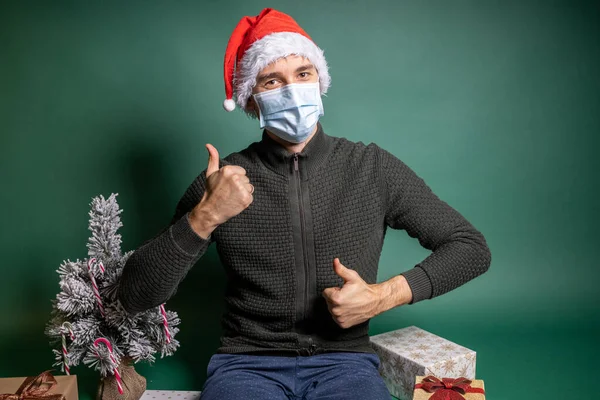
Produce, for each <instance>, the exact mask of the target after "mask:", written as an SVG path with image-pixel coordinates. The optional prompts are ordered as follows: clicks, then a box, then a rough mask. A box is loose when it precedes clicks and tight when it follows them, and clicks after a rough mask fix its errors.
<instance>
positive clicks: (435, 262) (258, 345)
mask: <svg viewBox="0 0 600 400" xmlns="http://www.w3.org/2000/svg"><path fill="white" fill-rule="evenodd" d="M292 158H293V157H292V154H289V153H288V152H287V151H286V150H285V149H284V148H283V147H281V146H280V145H279V144H278V143H276V142H275V141H274V140H272V139H271V138H270V137H269V136H268V135H267V134H266V133H263V138H262V140H261V141H260V142H256V143H253V144H251V145H250V146H248V147H247V148H246V149H244V150H242V151H240V152H236V153H232V154H230V155H229V156H227V157H226V158H225V159H224V160H221V166H223V165H228V164H233V165H239V166H241V167H243V168H244V169H245V170H246V173H247V175H248V177H249V179H250V182H251V183H252V184H253V185H254V187H255V191H254V201H253V203H252V204H251V205H250V206H249V207H248V208H247V209H246V210H244V211H243V212H242V213H241V214H239V215H237V216H235V217H233V218H231V219H230V220H229V221H227V222H226V223H224V224H222V225H220V226H219V227H218V228H217V229H216V230H215V231H214V232H213V233H212V235H211V236H210V237H209V238H208V239H207V240H204V239H203V238H201V237H200V236H198V235H197V234H196V233H195V232H194V231H193V230H192V229H191V226H190V223H189V219H188V216H189V211H190V210H191V209H192V208H193V207H194V206H195V205H196V204H198V202H199V201H200V200H201V198H202V195H203V193H204V190H205V179H206V177H205V172H206V171H203V172H202V173H201V174H200V175H199V176H198V177H197V178H196V179H195V180H194V181H193V183H192V184H191V185H190V186H189V187H188V189H187V190H186V192H185V193H184V195H183V197H182V198H181V200H180V201H179V203H178V205H177V208H176V211H175V214H174V217H173V219H172V221H171V223H170V224H169V225H168V226H167V227H166V228H165V229H164V230H163V231H162V232H160V233H159V234H158V235H156V236H155V237H154V238H152V239H150V240H149V241H147V242H146V243H144V244H143V245H142V246H141V247H140V248H138V249H137V250H136V251H135V252H134V253H133V254H132V256H131V257H130V258H129V260H128V262H127V265H126V266H125V269H124V271H123V276H122V280H121V284H120V288H119V298H120V300H121V302H122V304H123V306H124V307H125V308H126V309H127V310H128V311H130V312H138V311H142V310H145V309H148V308H150V307H154V306H157V305H159V304H161V303H163V302H165V301H166V300H168V299H169V298H170V297H171V296H172V295H173V294H174V293H175V291H176V289H177V286H178V285H179V283H180V282H181V280H182V279H183V278H184V277H185V275H186V274H187V272H188V271H189V270H190V268H192V266H194V265H195V264H196V263H197V262H198V261H199V260H200V258H201V257H202V255H203V254H204V253H205V251H206V249H207V248H208V246H209V245H210V244H211V243H212V242H215V244H216V246H217V252H218V254H219V257H220V260H221V263H222V264H223V267H224V268H225V271H226V275H227V280H228V282H227V289H226V294H225V302H226V313H225V315H224V318H223V329H224V333H223V337H222V339H221V342H222V343H221V347H220V349H219V351H220V352H226V353H239V352H254V351H264V350H299V349H302V348H303V347H304V346H305V343H306V338H307V337H309V338H310V340H311V343H315V345H316V349H317V352H324V351H371V350H370V346H369V339H368V321H367V322H365V323H362V324H359V325H357V326H353V327H351V328H348V329H342V328H341V327H339V326H338V325H337V324H336V323H335V322H334V320H333V318H332V317H331V315H330V314H329V311H328V309H327V305H326V302H325V299H324V298H323V297H322V296H321V293H322V291H323V290H324V289H325V288H328V287H332V286H341V285H342V280H341V278H339V277H338V276H337V275H336V274H335V273H334V270H333V259H334V258H336V257H339V258H340V261H341V262H342V264H344V265H345V266H347V267H348V268H351V269H354V270H356V271H357V272H358V273H359V274H360V276H361V277H362V278H363V279H364V280H365V281H366V282H367V283H375V282H376V280H377V270H378V263H379V258H380V255H381V250H382V246H383V241H384V237H385V233H386V229H387V228H388V227H390V228H393V229H404V230H406V232H407V233H408V234H409V235H410V236H411V237H413V238H416V239H417V240H418V241H419V243H420V244H421V245H422V246H423V247H425V248H427V249H429V250H431V251H432V253H431V254H430V255H429V256H428V257H426V258H425V259H424V260H423V261H422V262H420V263H419V264H418V265H416V266H413V267H412V268H406V267H405V266H403V262H402V260H400V259H399V260H397V265H396V266H395V267H396V268H397V269H398V273H403V275H404V276H405V277H406V279H407V281H408V284H409V286H410V287H411V289H412V292H413V301H412V303H413V304H414V303H416V302H419V301H421V300H424V299H430V298H433V297H436V296H439V295H442V294H444V293H446V292H448V291H450V290H453V289H455V288H457V287H459V286H460V285H462V284H464V283H466V282H467V281H469V280H471V279H473V278H475V277H477V276H478V275H480V274H482V273H483V272H485V271H486V270H487V269H488V267H489V265H490V262H491V255H490V251H489V248H488V246H487V244H486V241H485V239H484V237H483V235H482V234H481V233H480V232H479V231H478V230H477V229H476V228H475V227H474V226H473V225H472V224H471V223H469V222H468V221H467V220H466V219H465V218H464V217H463V216H462V215H461V214H459V213H458V212H457V211H456V210H455V209H454V208H452V207H451V206H449V205H448V204H447V203H446V202H444V201H442V200H441V199H439V198H438V197H437V196H436V195H435V194H434V193H433V192H432V191H431V189H430V188H429V187H428V186H427V185H426V183H425V182H424V181H423V179H421V178H420V177H418V176H417V175H416V173H415V172H414V171H412V170H411V169H410V168H409V167H408V166H407V165H406V164H404V163H403V162H402V161H401V160H399V159H398V158H396V157H395V156H394V155H392V154H391V153H389V152H388V151H385V150H383V149H382V148H380V147H379V146H377V145H375V144H369V145H365V144H363V143H362V142H358V143H355V142H351V141H349V140H347V139H344V138H338V137H332V136H328V135H326V134H325V132H323V130H322V127H321V126H320V124H319V129H318V131H317V133H316V134H315V136H314V137H313V138H312V139H311V140H310V142H309V143H308V144H307V145H306V147H305V149H304V150H303V152H302V153H299V157H298V163H299V171H298V172H299V174H300V182H301V185H302V190H303V191H308V192H307V193H305V194H304V195H305V198H306V199H308V204H305V209H306V210H307V211H308V218H309V219H308V224H309V225H310V226H309V227H308V228H309V229H307V230H306V231H303V232H305V233H306V236H305V237H304V239H303V240H304V242H303V243H304V245H303V246H304V247H303V251H305V253H304V254H305V255H306V260H309V261H311V262H310V263H308V264H307V265H312V269H313V270H312V271H310V272H307V273H306V274H301V275H303V276H302V279H310V277H311V276H312V277H313V278H314V280H315V281H314V284H313V285H312V286H307V287H310V288H312V289H313V290H311V293H309V294H308V296H307V297H306V301H307V307H308V309H309V313H307V314H306V316H307V318H306V320H305V321H298V314H297V312H296V310H297V308H298V304H296V302H297V298H298V296H297V290H299V288H302V287H303V281H299V279H300V278H299V277H298V273H297V271H298V270H299V269H298V267H299V266H298V265H297V257H296V256H295V254H296V253H295V248H296V247H295V246H298V240H297V238H298V237H297V235H296V240H294V234H295V232H296V234H297V232H298V230H297V229H296V230H294V229H295V228H294V227H293V226H292V221H293V218H292V215H293V213H295V212H298V211H297V209H296V208H295V207H294V206H293V202H292V201H290V187H291V185H296V184H298V181H296V180H295V179H296V178H295V175H294V172H295V171H294V162H293V159H292ZM303 193H304V192H303ZM303 214H304V213H303ZM196 268H202V262H201V260H200V262H198V265H197V266H196ZM403 271H404V272H403ZM299 324H300V325H301V326H302V329H300V330H299V329H298V326H299Z"/></svg>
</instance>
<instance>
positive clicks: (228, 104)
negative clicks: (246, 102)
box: [223, 99, 235, 112]
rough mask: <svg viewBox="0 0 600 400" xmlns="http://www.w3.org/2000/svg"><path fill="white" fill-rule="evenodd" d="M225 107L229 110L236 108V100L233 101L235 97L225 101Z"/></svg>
mask: <svg viewBox="0 0 600 400" xmlns="http://www.w3.org/2000/svg"><path fill="white" fill-rule="evenodd" d="M223 108H224V109H225V111H228V112H231V111H233V110H235V101H233V99H226V100H225V101H224V102H223Z"/></svg>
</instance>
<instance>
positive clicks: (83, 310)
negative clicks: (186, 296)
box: [46, 193, 180, 392]
mask: <svg viewBox="0 0 600 400" xmlns="http://www.w3.org/2000/svg"><path fill="white" fill-rule="evenodd" d="M121 212H122V210H120V209H119V206H118V204H117V201H116V194H114V193H113V194H111V196H110V197H109V198H108V199H104V197H103V196H100V197H96V198H94V199H93V200H92V203H91V211H90V212H89V216H90V220H89V229H90V231H92V236H91V237H90V238H89V241H88V244H87V248H88V258H87V259H84V260H81V261H80V260H79V259H78V260H77V261H70V260H67V261H64V262H63V263H62V264H61V265H60V267H59V269H58V271H57V272H58V274H59V276H60V288H61V291H60V293H59V294H58V295H57V296H56V300H54V301H53V311H52V318H51V319H50V321H49V323H48V325H47V327H46V334H47V335H48V336H49V337H50V340H51V343H52V344H54V345H57V347H59V348H57V349H53V352H54V355H55V358H56V363H55V364H54V366H59V367H60V368H61V371H64V372H65V373H67V374H69V371H70V367H73V366H76V365H79V364H80V363H81V362H83V363H84V364H85V365H87V366H89V367H92V368H94V369H95V370H97V371H100V374H101V375H102V376H103V377H106V376H110V375H115V378H116V379H117V383H118V385H119V392H121V382H120V377H119V372H118V370H117V367H119V366H120V364H121V362H122V360H124V359H125V360H126V361H129V360H131V361H132V362H134V363H136V362H139V361H148V362H150V363H152V362H154V361H155V356H154V354H156V353H157V352H159V353H160V354H161V358H162V357H164V356H168V355H172V354H173V353H174V352H175V350H176V349H177V348H178V347H179V342H178V341H177V340H176V339H175V335H176V334H177V332H178V331H179V328H177V325H178V324H179V322H180V321H179V317H178V316H177V313H175V312H172V311H165V309H164V306H163V305H160V306H158V307H155V308H152V309H149V310H146V311H144V312H140V313H137V314H130V313H128V312H127V311H125V309H124V308H123V307H122V306H121V304H120V303H119V301H118V299H117V289H118V286H119V278H120V276H121V273H122V271H123V267H124V266H125V263H126V261H127V259H128V258H129V256H130V255H131V254H132V253H133V251H130V252H127V253H125V254H123V253H122V252H121V235H120V234H118V233H117V230H118V229H119V228H120V227H121V226H122V225H123V224H122V223H121V219H120V217H119V214H121Z"/></svg>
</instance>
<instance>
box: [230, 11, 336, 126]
mask: <svg viewBox="0 0 600 400" xmlns="http://www.w3.org/2000/svg"><path fill="white" fill-rule="evenodd" d="M292 54H295V55H299V56H303V57H306V58H308V59H309V60H310V62H311V63H312V64H313V65H314V66H315V68H316V70H317V72H318V74H319V86H320V89H321V94H324V93H327V89H328V88H329V85H330V82H331V78H330V77H329V71H328V68H327V62H326V61H325V56H324V55H323V50H321V49H320V48H319V47H317V45H316V44H315V43H314V42H313V41H312V39H311V38H310V36H308V34H307V33H306V32H304V30H303V29H302V28H301V27H300V26H299V25H298V23H296V21H294V19H293V18H292V17H290V16H289V15H287V14H284V13H282V12H279V11H277V10H274V9H272V8H265V9H264V10H262V11H261V13H260V14H258V15H257V16H256V17H248V16H246V17H243V18H242V19H241V20H240V22H239V23H238V24H237V26H236V27H235V29H234V30H233V33H232V34H231V37H230V38H229V42H228V43H227V50H226V51H225V63H224V67H225V68H224V73H225V95H226V99H225V101H224V102H223V108H225V110H227V111H233V110H234V109H235V102H234V100H233V93H234V89H235V95H236V100H237V104H238V105H239V106H240V107H241V108H242V109H243V110H244V111H247V109H246V105H247V103H248V99H249V98H250V96H251V95H252V89H253V88H254V86H255V85H256V77H257V76H258V73H259V72H260V71H261V70H262V69H263V68H265V67H266V66H267V65H269V64H270V63H272V62H275V61H277V60H278V59H280V58H283V57H287V56H289V55H292ZM247 112H248V111H247ZM251 115H253V114H251Z"/></svg>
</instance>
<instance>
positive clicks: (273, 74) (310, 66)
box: [256, 64, 316, 83]
mask: <svg viewBox="0 0 600 400" xmlns="http://www.w3.org/2000/svg"><path fill="white" fill-rule="evenodd" d="M313 69H316V68H315V66H314V65H313V64H304V65H301V66H299V67H298V68H296V73H297V74H299V73H300V72H304V71H310V70H313ZM281 77H282V75H281V74H280V73H279V72H270V73H268V74H264V75H259V76H258V77H257V78H256V82H258V83H260V82H264V81H266V80H271V79H274V78H281Z"/></svg>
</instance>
